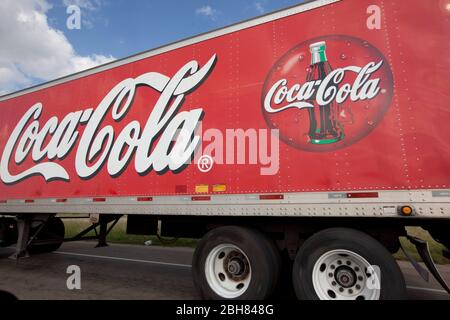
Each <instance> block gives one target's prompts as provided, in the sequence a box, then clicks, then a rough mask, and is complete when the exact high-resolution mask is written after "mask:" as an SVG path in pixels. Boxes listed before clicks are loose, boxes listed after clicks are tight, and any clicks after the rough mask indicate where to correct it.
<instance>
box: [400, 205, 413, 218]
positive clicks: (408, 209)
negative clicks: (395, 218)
mask: <svg viewBox="0 0 450 320" xmlns="http://www.w3.org/2000/svg"><path fill="white" fill-rule="evenodd" d="M400 212H401V213H402V214H403V215H404V216H410V215H411V214H412V212H413V209H412V208H411V207H410V206H403V207H401V209H400Z"/></svg>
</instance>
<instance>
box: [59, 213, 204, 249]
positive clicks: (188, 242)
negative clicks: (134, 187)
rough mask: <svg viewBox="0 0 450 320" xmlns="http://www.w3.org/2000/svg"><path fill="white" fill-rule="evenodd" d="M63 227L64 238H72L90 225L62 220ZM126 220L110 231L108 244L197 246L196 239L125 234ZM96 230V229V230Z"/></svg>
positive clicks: (77, 221) (86, 222) (77, 220)
mask: <svg viewBox="0 0 450 320" xmlns="http://www.w3.org/2000/svg"><path fill="white" fill-rule="evenodd" d="M64 225H65V227H66V238H70V237H74V236H75V235H77V234H78V233H79V232H81V231H82V230H84V229H86V228H87V227H89V226H90V225H91V223H90V221H89V219H64ZM126 226H127V220H126V217H122V218H121V219H120V220H119V222H117V224H116V226H115V227H114V228H113V229H112V230H111V232H110V233H109V235H108V238H107V240H108V242H110V243H125V244H139V245H144V242H145V241H147V240H152V245H155V246H168V247H195V246H196V245H197V242H198V240H197V239H186V238H179V239H170V238H163V239H162V240H163V241H161V239H159V238H158V237H157V236H142V235H133V234H127V233H126ZM97 229H98V228H97ZM87 235H88V236H93V235H95V233H94V231H91V232H90V233H88V234H87Z"/></svg>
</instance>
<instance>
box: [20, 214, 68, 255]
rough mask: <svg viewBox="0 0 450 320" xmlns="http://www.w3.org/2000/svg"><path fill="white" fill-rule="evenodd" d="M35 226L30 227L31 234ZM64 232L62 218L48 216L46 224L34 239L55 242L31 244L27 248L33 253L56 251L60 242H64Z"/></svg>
mask: <svg viewBox="0 0 450 320" xmlns="http://www.w3.org/2000/svg"><path fill="white" fill-rule="evenodd" d="M37 228H39V227H37ZM37 228H33V229H32V231H31V235H32V234H34V232H35V231H36V230H37ZM64 233H65V228H64V223H63V222H62V220H61V219H60V218H56V217H53V218H50V220H49V221H48V222H47V224H46V225H45V226H44V228H43V229H42V230H41V232H39V234H38V235H37V237H36V238H35V239H36V240H50V241H55V242H54V243H49V244H31V245H30V247H29V248H28V251H29V252H30V253H33V254H36V253H46V252H53V251H56V250H58V249H59V247H61V245H62V243H63V242H64Z"/></svg>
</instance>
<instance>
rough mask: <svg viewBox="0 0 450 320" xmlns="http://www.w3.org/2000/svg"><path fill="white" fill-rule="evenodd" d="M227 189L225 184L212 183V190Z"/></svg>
mask: <svg viewBox="0 0 450 320" xmlns="http://www.w3.org/2000/svg"><path fill="white" fill-rule="evenodd" d="M225 191H227V185H226V184H215V185H213V192H225Z"/></svg>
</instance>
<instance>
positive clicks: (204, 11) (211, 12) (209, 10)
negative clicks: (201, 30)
mask: <svg viewBox="0 0 450 320" xmlns="http://www.w3.org/2000/svg"><path fill="white" fill-rule="evenodd" d="M195 13H196V14H198V15H202V16H205V17H208V18H210V19H211V20H215V19H216V17H217V13H218V11H217V10H216V9H214V8H213V7H211V6H209V5H207V6H203V7H200V8H198V9H197V10H195Z"/></svg>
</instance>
